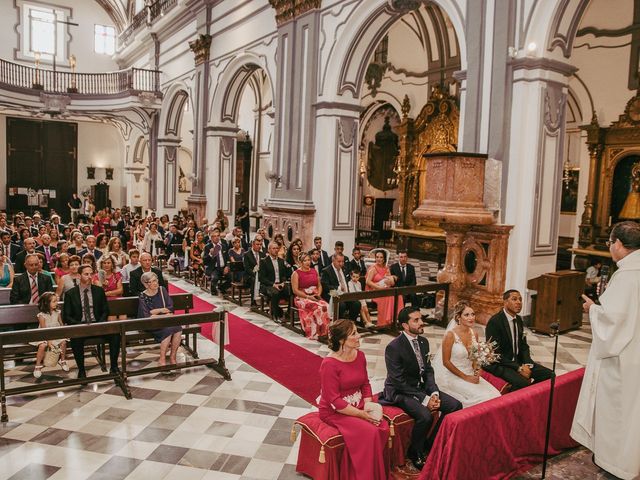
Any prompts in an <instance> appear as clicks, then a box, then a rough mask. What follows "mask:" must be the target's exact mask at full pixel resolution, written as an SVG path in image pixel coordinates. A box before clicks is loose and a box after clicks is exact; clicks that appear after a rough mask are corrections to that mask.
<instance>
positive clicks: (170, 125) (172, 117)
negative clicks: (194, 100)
mask: <svg viewBox="0 0 640 480" xmlns="http://www.w3.org/2000/svg"><path fill="white" fill-rule="evenodd" d="M164 98H165V99H166V101H165V102H163V103H164V105H163V107H162V111H161V113H160V136H161V137H175V138H179V137H180V127H181V125H182V118H183V116H184V106H185V104H186V102H188V101H189V94H188V93H187V88H186V87H185V86H184V85H183V84H181V83H175V84H173V85H172V86H171V87H170V88H169V90H168V91H167V93H166V94H165V97H164Z"/></svg>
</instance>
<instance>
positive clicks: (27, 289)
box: [9, 253, 55, 305]
mask: <svg viewBox="0 0 640 480" xmlns="http://www.w3.org/2000/svg"><path fill="white" fill-rule="evenodd" d="M24 267H25V268H26V272H25V273H22V274H20V275H16V276H15V278H14V279H13V286H12V287H11V292H10V293H9V303H11V305H29V304H36V305H37V304H38V301H39V300H40V296H41V295H42V294H43V293H45V292H55V289H54V288H53V282H52V281H51V277H50V276H49V275H45V274H44V273H38V270H39V269H40V259H39V258H38V254H37V253H31V254H28V255H27V258H26V259H25V261H24ZM34 285H35V286H34Z"/></svg>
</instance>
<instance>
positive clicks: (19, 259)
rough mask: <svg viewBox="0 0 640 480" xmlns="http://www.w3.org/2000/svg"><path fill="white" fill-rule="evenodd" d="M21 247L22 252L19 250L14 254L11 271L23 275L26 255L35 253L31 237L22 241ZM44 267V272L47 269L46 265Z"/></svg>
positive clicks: (34, 245)
mask: <svg viewBox="0 0 640 480" xmlns="http://www.w3.org/2000/svg"><path fill="white" fill-rule="evenodd" d="M23 246H24V250H21V251H19V252H18V253H17V254H16V261H15V262H14V264H13V270H14V271H15V272H16V273H24V272H25V265H24V262H25V260H26V258H27V255H31V254H33V253H37V252H36V241H35V240H34V239H33V238H31V237H29V238H25V239H24V242H23ZM44 267H45V270H48V268H47V267H48V265H45V266H44Z"/></svg>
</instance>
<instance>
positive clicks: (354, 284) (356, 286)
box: [347, 267, 374, 328]
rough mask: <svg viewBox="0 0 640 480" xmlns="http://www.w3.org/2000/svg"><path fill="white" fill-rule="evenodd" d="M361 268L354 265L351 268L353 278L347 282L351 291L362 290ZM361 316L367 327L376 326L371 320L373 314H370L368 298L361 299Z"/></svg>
mask: <svg viewBox="0 0 640 480" xmlns="http://www.w3.org/2000/svg"><path fill="white" fill-rule="evenodd" d="M360 273H361V272H360V269H359V268H358V267H354V268H353V269H352V270H351V273H350V276H351V280H349V282H347V288H348V290H349V292H362V284H361V283H360ZM360 318H362V321H363V322H364V326H365V328H371V327H374V324H373V323H372V322H371V315H370V314H369V307H367V301H366V300H360Z"/></svg>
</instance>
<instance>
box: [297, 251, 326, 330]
mask: <svg viewBox="0 0 640 480" xmlns="http://www.w3.org/2000/svg"><path fill="white" fill-rule="evenodd" d="M298 262H299V264H300V268H298V269H297V270H296V271H294V272H293V273H292V274H291V290H292V291H293V294H294V295H295V297H294V299H293V303H294V304H295V306H296V308H297V309H298V315H299V316H300V324H301V325H302V328H303V330H304V334H305V336H307V337H308V338H310V339H312V340H316V339H317V338H318V337H326V336H327V334H328V325H329V322H330V318H329V304H328V303H327V302H325V301H324V300H322V298H321V297H320V295H321V294H322V285H321V284H320V276H319V275H318V272H317V271H316V269H315V268H311V257H310V256H309V254H308V253H303V254H302V255H300V256H299V259H298Z"/></svg>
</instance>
